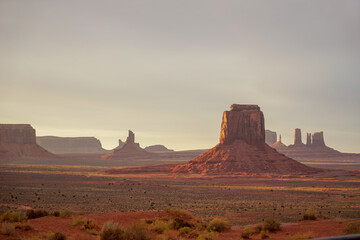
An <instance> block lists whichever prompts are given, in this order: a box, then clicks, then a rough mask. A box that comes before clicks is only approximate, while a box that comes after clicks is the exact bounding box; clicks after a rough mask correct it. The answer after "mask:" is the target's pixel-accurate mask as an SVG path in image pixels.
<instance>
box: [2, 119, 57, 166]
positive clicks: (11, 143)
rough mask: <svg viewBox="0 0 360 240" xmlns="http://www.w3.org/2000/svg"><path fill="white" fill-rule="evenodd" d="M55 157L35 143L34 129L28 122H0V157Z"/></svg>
mask: <svg viewBox="0 0 360 240" xmlns="http://www.w3.org/2000/svg"><path fill="white" fill-rule="evenodd" d="M11 158H57V156H56V155H54V154H52V153H50V152H48V151H46V150H45V149H43V148H42V147H40V146H39V145H37V144H36V136H35V129H33V128H32V127H31V126H30V125H29V124H0V159H11Z"/></svg>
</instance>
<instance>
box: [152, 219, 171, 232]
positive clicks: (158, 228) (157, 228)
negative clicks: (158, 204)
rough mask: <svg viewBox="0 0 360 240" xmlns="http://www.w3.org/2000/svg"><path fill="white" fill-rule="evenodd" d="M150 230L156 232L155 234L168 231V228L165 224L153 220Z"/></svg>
mask: <svg viewBox="0 0 360 240" xmlns="http://www.w3.org/2000/svg"><path fill="white" fill-rule="evenodd" d="M151 229H152V230H153V231H154V232H156V233H159V234H161V233H163V232H164V231H166V230H168V229H169V226H168V224H167V223H166V222H164V221H161V220H155V221H154V222H153V223H152V224H151Z"/></svg>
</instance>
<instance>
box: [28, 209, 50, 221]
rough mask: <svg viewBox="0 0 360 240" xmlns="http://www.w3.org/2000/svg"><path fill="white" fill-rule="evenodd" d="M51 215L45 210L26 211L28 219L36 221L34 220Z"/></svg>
mask: <svg viewBox="0 0 360 240" xmlns="http://www.w3.org/2000/svg"><path fill="white" fill-rule="evenodd" d="M48 215H49V213H48V212H47V211H45V210H33V209H30V210H27V211H26V216H27V218H28V219H34V218H40V217H45V216H48Z"/></svg>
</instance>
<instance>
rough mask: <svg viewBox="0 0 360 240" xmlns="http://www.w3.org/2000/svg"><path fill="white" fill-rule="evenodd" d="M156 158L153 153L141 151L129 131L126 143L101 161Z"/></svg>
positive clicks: (133, 135)
mask: <svg viewBox="0 0 360 240" xmlns="http://www.w3.org/2000/svg"><path fill="white" fill-rule="evenodd" d="M119 144H120V141H119ZM154 156H156V154H155V153H150V152H148V151H145V150H144V149H142V148H141V147H140V145H139V143H136V142H135V134H134V133H133V132H132V131H131V130H129V135H128V137H127V139H126V142H125V144H124V145H122V146H118V147H117V148H115V149H114V150H112V151H111V152H110V153H108V154H106V155H104V156H102V157H101V158H102V159H114V160H123V161H126V160H129V159H136V158H138V159H147V158H152V157H154Z"/></svg>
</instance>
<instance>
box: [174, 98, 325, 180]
mask: <svg viewBox="0 0 360 240" xmlns="http://www.w3.org/2000/svg"><path fill="white" fill-rule="evenodd" d="M319 171H321V170H318V169H315V168H311V167H307V166H305V165H303V164H301V163H299V162H297V161H295V160H293V159H290V158H288V157H286V156H284V155H283V154H280V153H278V152H277V151H276V150H275V149H273V148H271V147H270V146H268V145H267V144H265V128H264V115H263V113H262V111H260V107H259V106H257V105H238V104H233V105H232V106H231V107H230V111H225V112H224V113H223V118H222V124H221V132H220V143H219V144H217V145H216V146H215V147H214V148H212V149H210V150H208V151H207V152H205V153H204V154H202V155H201V156H199V157H197V158H195V159H193V160H191V161H189V162H188V163H185V164H182V165H178V166H176V167H175V168H173V170H172V172H175V173H198V174H238V173H265V174H266V173H267V174H291V173H305V174H306V173H309V174H310V173H315V172H319Z"/></svg>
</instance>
